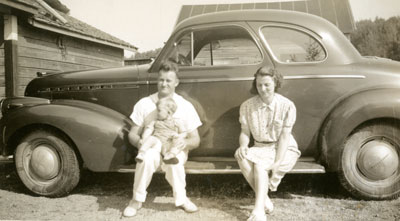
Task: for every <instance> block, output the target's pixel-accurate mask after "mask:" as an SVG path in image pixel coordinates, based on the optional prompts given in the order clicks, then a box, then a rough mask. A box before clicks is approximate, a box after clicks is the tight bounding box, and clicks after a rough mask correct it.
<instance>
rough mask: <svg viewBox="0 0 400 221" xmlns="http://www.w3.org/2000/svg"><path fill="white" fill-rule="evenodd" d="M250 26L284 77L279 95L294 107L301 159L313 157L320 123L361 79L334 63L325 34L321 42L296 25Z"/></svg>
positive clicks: (294, 131)
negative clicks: (257, 34)
mask: <svg viewBox="0 0 400 221" xmlns="http://www.w3.org/2000/svg"><path fill="white" fill-rule="evenodd" d="M250 25H251V27H252V28H253V29H254V30H255V31H256V32H258V33H259V34H260V37H261V38H262V42H263V45H264V46H265V49H266V51H267V52H268V53H269V54H270V55H271V57H272V60H273V63H274V66H275V67H276V69H277V70H278V71H280V72H281V73H282V74H283V75H284V78H285V81H284V85H283V87H282V89H281V90H280V91H279V93H281V94H282V95H284V96H286V97H288V98H289V99H290V100H292V101H293V102H294V103H295V105H296V108H297V120H296V124H295V126H294V129H293V134H294V136H295V139H296V141H297V142H298V144H299V148H300V150H301V151H302V156H315V155H316V154H318V152H317V146H318V137H319V131H320V128H321V125H322V124H323V121H324V119H325V118H326V116H327V115H328V114H329V113H330V111H331V110H332V108H333V107H334V106H335V105H336V104H337V103H338V102H340V100H341V99H342V98H343V96H345V95H346V93H348V92H349V91H350V90H351V88H354V85H359V84H360V83H361V82H360V80H362V79H364V78H365V77H364V76H361V75H352V74H349V73H351V72H352V71H351V65H348V64H346V63H344V62H341V61H340V59H337V58H338V56H339V57H340V55H337V54H334V51H335V50H332V48H330V47H332V45H333V44H332V43H331V44H330V43H329V33H325V35H326V36H325V38H323V37H321V36H320V35H318V34H317V33H315V32H313V31H312V30H309V29H306V28H304V27H301V26H297V25H290V24H282V23H272V22H251V23H250ZM329 52H332V53H331V54H329ZM333 58H335V59H333Z"/></svg>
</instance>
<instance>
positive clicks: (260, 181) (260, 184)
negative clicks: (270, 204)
mask: <svg viewBox="0 0 400 221" xmlns="http://www.w3.org/2000/svg"><path fill="white" fill-rule="evenodd" d="M254 181H255V182H254V187H255V188H254V189H255V192H256V203H255V206H254V210H253V213H254V214H264V213H265V212H264V206H265V199H266V196H267V194H268V188H266V186H267V185H268V171H267V170H265V168H264V167H262V166H259V165H257V164H255V165H254Z"/></svg>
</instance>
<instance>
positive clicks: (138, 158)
mask: <svg viewBox="0 0 400 221" xmlns="http://www.w3.org/2000/svg"><path fill="white" fill-rule="evenodd" d="M135 160H136V163H141V162H143V154H142V153H138V155H137V156H136V158H135Z"/></svg>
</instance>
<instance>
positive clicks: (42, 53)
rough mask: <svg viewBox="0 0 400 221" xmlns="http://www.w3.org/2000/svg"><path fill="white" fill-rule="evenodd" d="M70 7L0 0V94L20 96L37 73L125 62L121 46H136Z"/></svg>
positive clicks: (41, 0) (50, 1) (42, 0)
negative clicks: (72, 13) (79, 17)
mask: <svg viewBox="0 0 400 221" xmlns="http://www.w3.org/2000/svg"><path fill="white" fill-rule="evenodd" d="M50 5H52V6H53V7H54V5H61V6H62V7H58V8H57V9H58V10H56V9H54V8H52V7H51V6H50ZM68 11H69V10H68V8H66V7H65V6H64V5H62V4H61V3H60V2H59V1H58V0H0V32H1V33H0V98H4V97H12V96H23V95H24V90H25V87H26V85H27V84H28V82H29V81H30V80H32V79H33V78H35V77H36V73H37V72H46V73H51V72H63V71H74V70H85V69H96V68H107V67H116V66H123V65H124V50H130V51H133V52H134V51H136V50H137V48H136V47H135V46H133V45H131V44H129V43H127V42H124V41H122V40H120V39H118V38H115V37H113V36H112V35H110V34H107V33H105V32H103V31H100V30H98V29H96V28H94V27H92V26H90V25H88V24H86V23H84V22H82V21H79V20H77V19H75V18H73V17H71V16H69V15H68V14H67V12H68Z"/></svg>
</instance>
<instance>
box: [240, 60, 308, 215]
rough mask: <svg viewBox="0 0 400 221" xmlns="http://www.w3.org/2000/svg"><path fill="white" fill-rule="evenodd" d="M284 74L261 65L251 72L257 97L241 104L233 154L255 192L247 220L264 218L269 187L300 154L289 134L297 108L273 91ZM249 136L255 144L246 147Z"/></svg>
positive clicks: (274, 186) (268, 204) (274, 185)
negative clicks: (236, 142) (238, 133)
mask: <svg viewBox="0 0 400 221" xmlns="http://www.w3.org/2000/svg"><path fill="white" fill-rule="evenodd" d="M282 81H283V77H282V75H281V74H280V73H278V72H277V71H276V70H274V69H271V68H268V67H261V68H260V69H258V70H257V72H256V73H255V74H254V81H253V88H252V93H253V94H257V95H256V96H254V97H252V98H250V99H248V100H246V101H245V102H243V104H242V105H241V106H240V118H239V121H240V124H241V133H240V136H239V144H240V147H239V148H238V149H237V150H236V153H235V157H236V159H237V161H238V164H239V166H240V169H241V171H242V173H243V176H244V177H245V178H246V180H247V182H248V183H249V184H250V186H251V187H252V188H253V190H254V192H255V193H256V202H255V206H254V209H253V211H252V213H251V214H250V217H249V219H248V220H249V221H255V220H257V221H258V220H266V214H265V212H267V213H271V212H272V210H273V208H274V207H273V204H272V202H271V200H270V198H269V197H268V187H269V189H270V190H271V191H276V189H277V187H278V185H279V183H280V181H281V179H282V178H283V176H284V175H285V174H286V173H287V172H289V171H290V170H291V169H292V168H293V166H294V165H295V164H296V161H297V159H298V158H299V156H300V151H299V150H298V148H297V143H296V141H295V139H294V138H293V136H292V133H291V132H292V128H293V125H294V123H295V121H296V107H295V105H294V104H293V102H292V101H290V100H289V99H287V98H286V97H284V96H282V95H280V94H278V93H276V91H277V89H278V88H280V86H281V84H282ZM250 135H251V136H253V138H254V146H253V147H251V148H249V143H250Z"/></svg>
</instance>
